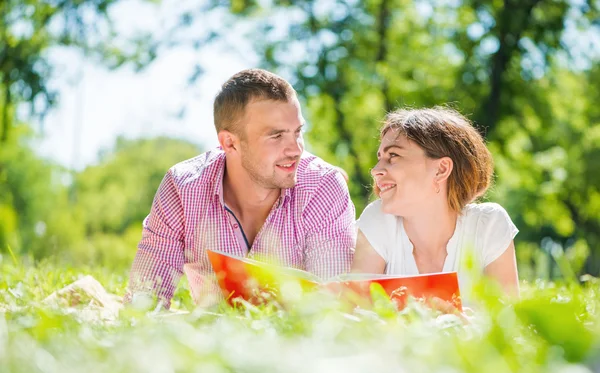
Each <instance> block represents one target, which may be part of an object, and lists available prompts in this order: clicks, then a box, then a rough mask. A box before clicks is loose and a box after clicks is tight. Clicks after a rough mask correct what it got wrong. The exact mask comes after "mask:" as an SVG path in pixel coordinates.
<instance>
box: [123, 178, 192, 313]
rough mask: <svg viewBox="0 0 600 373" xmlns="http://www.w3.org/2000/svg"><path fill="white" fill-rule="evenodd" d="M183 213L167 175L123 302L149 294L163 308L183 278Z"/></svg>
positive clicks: (134, 262) (132, 269)
mask: <svg viewBox="0 0 600 373" xmlns="http://www.w3.org/2000/svg"><path fill="white" fill-rule="evenodd" d="M184 233H185V228H184V213H183V205H182V202H181V197H180V194H179V191H178V189H177V187H176V185H175V182H174V180H173V175H172V173H171V171H169V172H168V173H167V174H166V175H165V177H164V178H163V181H162V183H161V184H160V186H159V188H158V191H157V192H156V195H155V196H154V201H153V203H152V208H151V210H150V214H149V215H148V216H147V217H146V219H144V224H143V232H142V239H141V240H140V242H139V244H138V250H137V253H136V256H135V259H134V261H133V265H132V268H131V273H130V278H129V289H128V292H127V294H126V296H125V300H124V301H125V302H126V303H127V302H131V300H132V298H133V297H134V296H135V295H136V294H137V293H145V294H147V293H149V292H150V293H152V294H154V295H155V296H156V297H157V298H158V300H159V301H162V302H163V305H164V306H165V307H166V308H169V307H170V304H171V298H172V297H173V294H174V292H175V288H176V287H177V284H178V283H179V280H180V278H181V276H182V274H183V265H184V242H185V241H184Z"/></svg>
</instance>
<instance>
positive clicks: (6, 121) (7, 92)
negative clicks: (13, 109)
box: [0, 81, 12, 144]
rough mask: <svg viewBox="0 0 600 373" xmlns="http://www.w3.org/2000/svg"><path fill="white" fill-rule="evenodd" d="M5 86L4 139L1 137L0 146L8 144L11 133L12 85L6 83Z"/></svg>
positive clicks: (3, 108)
mask: <svg viewBox="0 0 600 373" xmlns="http://www.w3.org/2000/svg"><path fill="white" fill-rule="evenodd" d="M3 85H4V104H3V105H2V137H0V144H5V143H6V142H8V132H9V131H10V122H11V120H10V105H11V103H12V102H11V96H10V83H9V82H7V81H5V82H4V83H3Z"/></svg>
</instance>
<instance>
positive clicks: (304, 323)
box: [0, 260, 600, 373]
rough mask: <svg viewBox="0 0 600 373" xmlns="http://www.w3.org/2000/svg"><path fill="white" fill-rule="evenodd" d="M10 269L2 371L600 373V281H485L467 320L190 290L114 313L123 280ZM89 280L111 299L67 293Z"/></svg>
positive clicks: (384, 307) (46, 267)
mask: <svg viewBox="0 0 600 373" xmlns="http://www.w3.org/2000/svg"><path fill="white" fill-rule="evenodd" d="M0 269H1V273H2V277H1V279H0V371H1V372H88V373H91V372H107V371H110V372H234V371H235V372H338V371H339V372H434V371H435V372H593V371H600V314H599V312H598V311H599V309H600V294H599V289H600V286H599V285H600V281H598V279H596V278H594V277H591V276H590V277H585V278H583V279H582V280H583V281H581V282H577V281H571V282H562V283H550V282H544V281H537V282H535V283H524V284H523V292H522V293H523V294H522V297H521V299H520V300H518V301H515V302H506V301H502V300H500V299H499V298H498V297H497V294H498V293H497V292H496V291H495V289H494V287H492V286H490V284H486V283H480V284H479V285H477V286H476V287H475V299H476V306H475V307H474V312H473V315H472V316H471V319H470V320H471V323H470V324H467V325H464V324H463V323H462V322H461V320H460V319H459V318H458V317H457V316H455V315H442V314H437V313H435V312H434V311H432V310H431V309H429V308H427V307H425V306H423V305H422V304H420V303H417V302H413V303H411V304H409V306H408V307H407V308H405V309H404V310H402V311H400V312H397V311H395V310H394V307H393V305H392V304H391V303H390V302H389V300H388V299H387V298H386V297H384V296H379V298H378V299H376V301H375V304H374V306H373V308H372V309H368V310H367V309H360V308H356V309H354V310H348V309H347V308H345V307H344V305H342V304H340V303H339V302H337V301H336V300H335V299H331V298H327V297H326V296H325V295H323V294H317V293H315V294H305V295H303V296H302V297H299V298H297V299H296V301H295V302H294V304H293V306H292V307H286V309H283V308H282V307H280V306H279V305H278V304H277V303H276V302H273V303H269V304H266V305H262V306H260V307H256V306H252V305H250V304H239V305H238V307H236V308H231V307H228V306H226V305H225V304H223V305H220V306H218V307H216V308H212V309H202V308H196V309H194V308H193V307H192V306H191V300H190V297H189V292H188V291H187V286H185V284H184V286H183V287H182V288H180V290H179V292H178V293H177V294H176V297H175V299H174V302H173V305H174V308H177V309H179V310H183V309H186V310H190V311H191V312H189V313H184V312H173V311H171V312H170V313H164V312H163V313H154V312H143V311H138V310H136V309H135V308H125V309H122V310H121V311H120V312H119V311H118V310H117V312H114V310H113V309H110V307H105V306H103V305H102V304H101V302H102V301H101V300H100V301H99V299H100V298H101V297H102V296H110V295H108V294H110V293H114V294H123V292H124V289H125V286H126V276H125V275H124V273H115V272H114V271H111V270H108V269H105V268H98V267H95V268H79V269H75V268H68V267H60V266H57V265H54V264H51V263H49V262H45V263H40V264H38V265H35V266H29V265H26V264H19V263H14V262H12V261H11V262H7V261H6V260H5V261H4V263H1V264H0ZM84 274H85V275H88V277H83V276H82V275H84ZM78 279H79V280H80V281H81V280H82V279H83V280H86V279H88V280H89V279H92V280H93V279H97V280H98V282H99V283H100V284H102V285H103V286H104V287H105V288H106V292H107V294H105V295H100V296H98V295H97V294H92V293H93V292H91V293H86V292H77V291H76V290H75V291H74V292H72V293H71V294H70V295H69V296H68V297H66V298H63V299H61V297H60V296H56V293H54V292H55V291H56V290H59V289H61V288H63V287H64V286H66V285H69V284H72V283H73V282H74V281H76V280H78ZM100 288H102V286H100ZM53 293H54V294H53ZM51 294H52V296H51V297H50V298H48V296H49V295H51ZM90 294H91V295H90ZM376 295H377V294H374V296H376ZM113 301H114V299H113ZM106 303H110V301H107V302H106Z"/></svg>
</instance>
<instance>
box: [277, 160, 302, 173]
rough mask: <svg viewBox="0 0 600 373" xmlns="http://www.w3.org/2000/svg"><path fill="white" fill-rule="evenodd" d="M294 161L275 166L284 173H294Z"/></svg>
mask: <svg viewBox="0 0 600 373" xmlns="http://www.w3.org/2000/svg"><path fill="white" fill-rule="evenodd" d="M296 163H297V162H296V161H293V162H288V163H281V164H277V165H276V166H277V167H278V168H280V169H282V170H284V171H294V170H295V169H296Z"/></svg>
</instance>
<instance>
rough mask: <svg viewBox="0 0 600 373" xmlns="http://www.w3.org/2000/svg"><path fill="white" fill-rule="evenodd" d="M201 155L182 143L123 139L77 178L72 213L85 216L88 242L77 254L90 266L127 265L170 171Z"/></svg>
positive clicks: (73, 188)
mask: <svg viewBox="0 0 600 373" xmlns="http://www.w3.org/2000/svg"><path fill="white" fill-rule="evenodd" d="M200 153H201V150H200V148H199V147H198V146H196V145H194V144H191V143H189V142H187V141H184V140H177V139H170V138H166V137H158V138H153V139H140V140H127V139H124V138H119V139H117V141H116V144H115V147H114V149H112V150H111V151H110V152H108V153H107V154H105V155H104V156H103V157H101V159H100V161H99V164H98V165H96V166H90V167H87V168H86V169H85V170H83V171H82V172H81V173H79V174H78V175H77V176H76V177H75V183H74V185H73V187H72V189H71V197H72V199H73V200H74V206H73V209H74V211H76V213H77V214H78V215H79V216H81V218H82V220H83V221H82V223H83V225H82V226H83V229H84V232H85V236H86V238H87V243H85V244H83V243H81V244H80V245H79V246H78V248H77V250H76V251H77V255H78V257H80V258H81V259H85V261H86V262H90V263H93V262H99V263H106V264H111V265H113V266H116V267H118V266H119V265H123V266H129V265H130V264H131V261H132V260H133V255H134V254H135V247H136V245H137V242H138V241H139V239H140V238H141V232H142V221H143V220H144V218H145V217H146V216H147V215H148V213H149V212H150V206H151V205H152V200H153V199H154V194H155V193H156V190H157V188H158V186H159V184H160V182H161V181H162V179H163V177H164V175H165V173H166V172H167V170H168V169H169V168H170V167H171V166H173V165H174V164H176V163H179V162H181V161H183V160H186V159H189V158H192V157H194V156H196V155H198V154H200Z"/></svg>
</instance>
